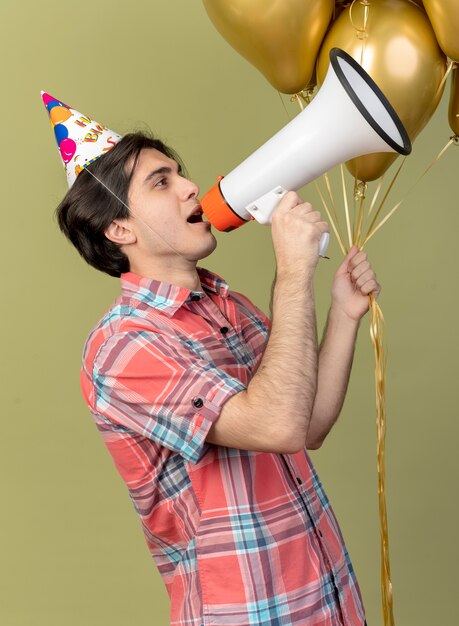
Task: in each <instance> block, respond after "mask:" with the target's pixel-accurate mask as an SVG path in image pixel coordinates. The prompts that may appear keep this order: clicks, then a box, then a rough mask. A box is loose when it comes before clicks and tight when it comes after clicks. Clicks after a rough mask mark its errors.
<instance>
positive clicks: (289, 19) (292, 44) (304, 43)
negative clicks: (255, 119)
mask: <svg viewBox="0 0 459 626" xmlns="http://www.w3.org/2000/svg"><path fill="white" fill-rule="evenodd" d="M203 2H204V7H205V9H206V11H207V13H208V15H209V17H210V19H211V21H212V22H213V24H214V26H215V27H216V29H217V30H218V31H219V33H220V34H221V35H222V36H223V37H224V38H225V39H226V41H227V42H228V43H229V44H231V46H233V48H234V49H235V50H237V52H239V53H240V54H241V55H242V56H243V57H245V58H246V59H247V60H248V61H249V62H250V63H252V65H254V66H255V67H256V68H258V69H259V70H260V72H262V74H264V76H265V77H266V78H267V79H268V80H269V82H270V83H271V84H272V86H273V87H274V88H275V89H277V90H278V91H281V92H282V93H298V92H299V91H301V90H302V89H304V88H306V87H307V86H308V85H310V83H311V80H312V79H313V73H314V65H315V62H316V57H317V53H318V51H319V48H320V44H321V42H322V39H323V37H324V35H325V32H326V30H327V27H328V24H329V22H330V19H331V17H332V15H333V8H334V1H333V0H282V1H281V2H280V1H279V0H203Z"/></svg>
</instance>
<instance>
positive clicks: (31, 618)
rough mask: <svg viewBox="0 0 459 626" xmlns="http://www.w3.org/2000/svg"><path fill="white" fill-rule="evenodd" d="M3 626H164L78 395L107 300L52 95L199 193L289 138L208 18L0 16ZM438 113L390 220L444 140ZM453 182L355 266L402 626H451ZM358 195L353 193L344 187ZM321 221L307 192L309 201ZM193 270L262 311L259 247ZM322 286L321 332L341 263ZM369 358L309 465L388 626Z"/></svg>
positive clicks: (420, 189) (132, 527) (101, 6)
mask: <svg viewBox="0 0 459 626" xmlns="http://www.w3.org/2000/svg"><path fill="white" fill-rule="evenodd" d="M0 25H1V26H0V28H1V37H0V51H1V60H0V76H1V84H2V87H3V88H2V98H1V104H0V106H1V116H0V121H1V145H2V150H1V156H0V159H1V177H2V178H1V180H2V218H1V225H2V229H1V232H2V245H1V255H2V256H1V267H2V275H1V302H2V306H1V311H2V313H1V354H2V358H1V383H2V384H1V394H2V400H1V407H2V409H1V410H2V420H1V438H0V441H1V444H0V445H1V450H0V463H1V472H0V480H1V533H0V555H1V557H0V623H1V624H2V626H62V625H63V624H65V625H66V626H81V625H82V624H84V625H85V626H96V625H97V626H105V625H108V624H110V626H125V625H126V624H135V626H147V625H149V626H153V625H154V626H156V625H158V626H163V625H166V624H168V601H167V595H166V593H165V591H164V589H163V585H162V582H161V579H160V577H159V575H158V574H157V572H156V569H155V566H154V563H153V562H152V561H151V558H150V556H149V554H148V551H147V548H146V544H145V543H144V539H143V534H142V531H141V528H140V524H139V521H138V519H137V515H136V513H135V511H134V508H133V507H132V504H131V502H130V500H129V497H128V494H127V491H126V489H125V487H124V485H123V484H122V482H121V479H119V477H118V474H117V472H116V470H115V467H114V465H113V464H112V461H111V459H110V457H109V455H108V453H107V452H106V450H105V447H104V445H103V443H102V440H101V439H100V436H99V434H98V433H97V430H96V429H95V426H94V425H93V422H92V418H91V416H90V414H89V412H88V411H87V409H86V407H85V405H84V402H83V400H82V397H81V395H80V389H79V381H78V375H79V365H80V355H81V350H82V346H83V342H84V340H85V338H86V335H87V333H88V332H89V330H90V329H91V327H92V325H93V324H95V322H96V321H97V320H98V318H99V317H100V316H101V315H102V313H103V312H104V310H105V309H106V308H107V307H108V306H109V304H110V303H111V301H112V300H113V299H114V297H115V296H116V295H117V293H118V281H117V280H116V279H113V278H110V277H108V276H105V275H103V274H99V273H97V272H96V271H95V270H93V269H91V268H90V267H89V266H86V265H85V263H84V262H83V261H82V260H81V259H80V258H79V257H78V255H77V253H76V252H75V251H74V250H73V249H72V248H71V246H70V245H69V244H68V243H67V242H66V241H65V240H64V238H63V237H62V236H61V234H60V233H59V232H58V228H57V225H56V222H55V219H54V216H53V212H54V208H55V206H56V205H57V204H58V202H59V200H60V199H61V198H62V196H63V195H64V193H65V191H66V181H65V176H64V172H63V169H62V166H61V164H60V159H59V156H58V153H57V151H56V145H55V141H54V136H53V132H52V127H51V125H50V123H49V121H48V118H47V114H46V112H45V109H44V107H43V104H42V102H41V99H40V90H41V89H44V90H45V91H48V92H49V93H51V94H52V95H54V96H56V97H57V98H59V99H62V100H63V101H64V102H67V103H68V104H69V105H70V106H72V107H75V108H76V109H77V110H79V111H81V112H83V113H85V114H87V115H89V116H91V117H93V118H94V119H96V120H97V121H100V122H101V123H103V124H105V125H107V126H108V127H109V128H112V129H114V130H116V131H118V132H120V133H125V132H127V131H129V130H131V129H133V128H139V127H145V126H149V127H151V128H152V129H153V130H154V131H155V132H156V133H157V134H158V135H159V136H160V137H161V138H162V139H164V140H165V141H166V142H169V143H170V144H171V145H172V146H174V147H175V148H176V149H177V150H178V152H179V153H180V154H181V155H182V157H183V159H184V160H185V162H186V163H187V165H188V169H189V172H190V175H191V177H192V178H193V179H194V180H196V181H197V182H198V183H199V185H200V186H201V189H202V190H203V191H205V190H206V189H207V188H208V187H209V186H210V185H211V184H213V183H214V181H215V177H216V176H217V175H218V174H224V173H227V172H229V171H230V170H231V169H232V168H233V167H234V166H235V165H237V164H238V163H239V162H240V161H241V159H243V158H245V157H246V156H247V155H248V154H250V153H251V152H252V151H253V150H254V149H255V148H257V147H258V146H259V145H261V143H263V142H264V141H265V140H267V139H268V138H269V137H270V136H271V135H272V134H273V133H274V132H275V131H277V130H278V129H279V128H280V127H281V126H283V125H284V124H285V123H286V122H287V119H288V118H287V114H286V110H285V108H284V104H285V107H286V108H287V110H288V113H289V115H290V116H293V115H294V114H296V112H297V108H296V105H293V104H290V103H289V102H288V98H286V97H284V99H283V101H284V104H282V102H281V99H280V97H279V95H278V94H277V93H276V92H275V91H274V90H273V89H272V88H271V86H270V85H269V84H268V83H267V82H266V80H265V79H264V78H263V76H261V75H260V74H259V73H258V72H257V71H256V70H255V69H254V68H253V67H252V66H251V65H250V64H249V63H248V62H246V61H245V60H244V59H243V58H242V57H240V56H238V55H237V54H236V53H235V52H234V51H233V49H232V48H230V46H229V45H228V44H227V43H226V42H225V41H224V40H223V39H222V38H221V37H220V36H219V34H218V33H217V32H216V30H215V29H214V28H213V26H212V24H211V22H210V21H209V20H208V18H207V15H206V13H205V11H204V9H203V6H202V4H201V2H199V1H197V0H195V1H190V0H186V1H185V0H181V1H170V2H158V1H153V0H151V1H150V2H146V1H144V0H132V1H131V2H118V1H113V0H112V1H111V2H110V1H109V0H94V1H93V2H88V1H80V2H63V1H62V0H61V1H59V2H58V1H57V0H56V1H54V0H44V1H42V2H33V1H32V0H23V1H13V0H2V2H1V5H0ZM446 111H447V95H446V94H445V96H444V98H443V101H442V103H441V105H440V107H439V109H438V110H437V112H436V113H435V115H434V117H433V118H432V120H431V122H430V124H429V125H428V126H427V128H426V129H425V130H424V131H423V133H422V134H421V135H420V137H419V138H418V139H417V141H416V143H415V144H414V152H413V154H412V156H410V157H409V159H408V160H407V162H406V164H405V168H404V172H403V175H402V176H401V180H400V182H398V183H397V185H396V188H395V190H394V192H393V194H392V195H391V203H392V204H394V203H395V201H396V200H398V199H399V198H400V197H402V196H403V195H404V193H405V192H406V190H408V188H409V187H410V186H411V185H412V184H413V183H414V182H415V181H416V180H417V178H418V177H419V176H420V174H421V173H422V171H423V170H424V168H425V167H426V166H427V165H428V164H429V163H430V161H431V160H432V159H433V158H434V156H435V155H436V154H437V153H438V151H439V150H440V148H441V147H442V146H443V145H444V144H445V143H446V141H447V139H448V137H449V134H450V130H449V128H448V124H447V118H446ZM458 164H459V149H458V148H456V147H451V149H450V150H449V151H448V152H447V154H446V155H445V156H444V157H443V159H442V161H441V162H440V163H439V164H437V165H436V167H435V168H434V169H433V170H432V171H431V172H430V173H429V174H428V175H427V176H426V177H425V178H424V179H423V180H422V181H421V182H420V183H419V184H418V185H417V186H416V187H415V189H414V190H413V191H412V192H411V193H410V195H409V197H408V199H407V200H406V202H405V203H404V205H403V206H402V208H401V209H400V211H399V213H397V214H396V215H395V216H394V218H393V219H392V220H391V221H390V222H389V223H388V224H387V226H385V227H384V229H383V230H382V231H381V232H380V233H378V235H377V236H376V237H375V238H374V240H372V241H371V242H370V244H369V246H368V252H369V254H370V256H371V259H372V262H373V264H374V267H375V269H376V271H377V274H378V277H379V279H380V281H381V283H382V284H383V294H382V296H381V298H380V303H381V306H382V309H383V311H384V314H385V318H386V337H387V341H388V346H389V366H388V373H387V380H388V390H387V409H388V435H387V503H388V513H389V531H390V545H391V564H392V577H393V585H394V598H395V616H396V624H397V625H398V626H432V625H434V624H457V623H458V620H459V612H458V604H457V583H458V582H459V581H458V577H457V560H458V542H457V530H458V528H459V515H458V508H459V507H458V498H457V494H458V490H457V477H458V472H457V469H458V468H457V442H458V434H459V433H458V425H457V421H458V420H457V418H458V410H457V406H456V403H457V388H458V384H457V371H458V367H457V352H458V326H457V309H458V304H459V299H458V289H457V285H458V280H457V279H458V270H457V268H458V260H457V252H456V251H457V233H458V231H459V222H458V189H459V182H458ZM347 180H348V182H349V184H351V178H350V176H347ZM302 194H303V196H304V197H305V198H307V199H311V200H312V201H313V202H314V203H316V204H317V206H318V207H320V204H319V202H318V200H317V195H316V193H315V189H314V186H313V185H309V186H308V187H307V188H306V189H305V190H303V192H302ZM218 240H219V247H218V249H217V251H216V252H215V253H214V254H213V256H212V257H211V258H210V259H208V260H207V261H206V265H207V266H208V267H209V268H210V269H212V270H214V271H216V272H218V273H219V274H221V275H223V276H224V277H225V278H226V279H227V280H228V281H229V282H230V284H231V286H232V287H233V288H234V289H236V290H240V291H244V292H246V293H247V294H248V295H249V296H251V297H252V298H253V300H254V301H255V302H256V303H257V304H258V305H260V306H261V307H262V308H263V309H265V310H267V309H268V302H269V292H270V285H271V281H272V276H273V269H274V264H273V253H272V248H271V244H270V232H269V228H267V227H262V226H259V225H258V224H250V225H248V226H247V227H245V228H242V229H240V230H239V231H237V232H235V233H232V234H222V235H220V234H219V235H218ZM330 256H331V257H332V258H331V260H330V261H321V263H320V266H319V268H318V271H317V280H316V287H317V308H318V319H319V325H320V326H322V325H323V322H324V318H325V315H326V310H327V306H328V298H329V288H330V284H331V279H332V276H333V272H334V270H335V268H336V267H337V265H338V263H339V262H340V260H341V253H340V251H339V248H338V247H337V245H336V242H335V241H334V240H333V242H332V244H331V246H330ZM375 446H376V431H375V401H374V383H373V356H372V347H371V342H370V337H369V330H368V319H365V321H364V322H363V323H362V328H361V332H360V337H359V341H358V347H357V353H356V358H355V364H354V370H353V374H352V380H351V384H350V389H349V394H348V397H347V400H346V404H345V407H344V410H343V412H342V416H341V418H340V420H339V422H338V424H337V425H336V427H335V428H334V430H333V431H332V433H331V434H330V436H329V438H328V439H327V441H326V443H325V445H324V446H323V448H322V449H321V450H319V451H317V452H314V453H313V459H314V461H315V463H316V464H317V467H318V470H319V473H320V475H321V477H322V479H323V482H324V483H325V486H326V488H327V491H328V493H329V496H330V498H331V500H332V502H333V504H334V508H335V511H336V513H337V516H338V518H339V520H340V522H341V525H342V530H343V533H344V535H345V538H346V541H347V545H348V548H349V550H350V553H351V556H352V559H353V563H354V566H355V568H356V571H357V575H358V578H359V581H360V584H361V588H362V592H363V596H364V600H365V605H366V609H367V614H368V623H369V626H376V625H379V624H381V623H382V618H381V608H380V578H379V568H380V565H379V530H378V509H377V485H376V447H375Z"/></svg>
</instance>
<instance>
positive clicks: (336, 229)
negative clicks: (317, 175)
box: [315, 181, 347, 256]
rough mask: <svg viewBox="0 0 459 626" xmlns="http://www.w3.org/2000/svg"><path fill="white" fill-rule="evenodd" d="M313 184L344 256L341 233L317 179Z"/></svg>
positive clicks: (345, 252)
mask: <svg viewBox="0 0 459 626" xmlns="http://www.w3.org/2000/svg"><path fill="white" fill-rule="evenodd" d="M315 186H316V189H317V192H318V194H319V196H320V199H321V200H322V204H323V207H324V209H325V211H326V213H327V217H328V219H329V221H330V224H331V225H332V228H333V231H334V233H335V235H336V239H337V240H338V243H339V246H340V248H341V251H342V253H343V254H344V256H346V254H347V250H346V246H345V245H344V243H343V240H342V237H341V234H340V232H339V230H338V228H337V227H336V225H335V221H334V219H333V217H332V215H331V213H330V211H329V209H328V206H327V203H326V202H325V198H324V196H323V194H322V190H321V189H320V187H319V185H318V183H317V181H315Z"/></svg>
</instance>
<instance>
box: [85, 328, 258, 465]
mask: <svg viewBox="0 0 459 626" xmlns="http://www.w3.org/2000/svg"><path fill="white" fill-rule="evenodd" d="M92 383H93V391H94V394H93V403H94V410H95V411H96V412H98V413H101V414H102V415H103V416H104V417H105V418H108V419H109V420H110V421H112V422H114V423H116V424H118V425H121V426H122V427H125V428H127V429H129V430H131V431H134V432H135V433H138V434H140V435H142V436H144V437H148V438H150V439H152V440H154V441H156V442H157V443H159V444H160V445H162V446H165V447H166V448H169V449H170V450H173V451H175V452H178V453H180V454H181V455H182V456H183V457H184V458H185V459H186V460H187V461H191V462H193V463H196V462H197V461H198V460H199V459H200V458H201V456H202V454H203V453H204V451H205V448H206V441H205V440H206V437H207V434H208V432H209V429H210V427H211V426H212V424H213V423H214V422H215V421H216V420H217V419H218V417H219V415H220V411H221V409H222V406H223V404H224V403H225V402H226V401H227V400H229V398H230V397H232V396H233V395H234V394H236V393H238V392H240V391H243V390H244V389H245V388H246V387H245V385H244V384H243V383H242V382H241V381H240V380H238V379H237V378H234V377H233V376H231V375H229V374H228V373H227V372H225V371H223V370H222V369H219V368H217V367H216V366H215V365H214V364H213V363H212V362H209V361H206V360H204V359H200V358H199V357H197V355H196V353H194V352H192V351H191V350H190V349H189V348H188V347H187V346H186V345H185V344H183V343H181V342H180V340H179V339H174V338H171V337H170V336H167V337H166V336H164V335H162V334H161V333H155V332H149V331H130V332H125V333H120V334H117V335H114V336H112V337H111V338H110V339H109V340H108V341H107V342H106V343H105V344H104V345H103V346H102V348H101V349H100V350H99V353H98V354H97V357H96V359H95V363H94V368H93V374H92Z"/></svg>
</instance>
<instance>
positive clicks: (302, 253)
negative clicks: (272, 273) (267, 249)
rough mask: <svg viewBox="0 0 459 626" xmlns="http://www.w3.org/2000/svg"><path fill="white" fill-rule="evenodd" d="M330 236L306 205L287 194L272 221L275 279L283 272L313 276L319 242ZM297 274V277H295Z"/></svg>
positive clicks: (291, 193)
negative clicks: (275, 266)
mask: <svg viewBox="0 0 459 626" xmlns="http://www.w3.org/2000/svg"><path fill="white" fill-rule="evenodd" d="M326 232H329V229H328V225H327V224H326V222H324V221H323V220H322V217H321V215H320V213H319V211H315V210H314V209H313V207H312V205H311V204H309V202H304V201H303V200H302V199H301V198H300V196H299V195H298V194H297V193H296V192H294V191H289V192H288V193H287V194H286V195H285V196H284V197H283V198H282V200H281V201H280V202H279V204H278V206H277V208H276V210H275V211H274V213H273V217H272V229H271V236H272V240H273V246H274V252H275V255H276V265H277V275H278V276H279V275H280V274H282V273H283V272H284V271H287V273H290V274H295V273H297V276H298V278H299V276H301V273H302V272H303V271H306V273H307V274H308V275H309V276H312V274H313V273H314V270H315V268H316V266H317V263H318V261H319V247H320V239H321V237H322V235H323V233H326ZM298 272H300V275H298Z"/></svg>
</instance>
